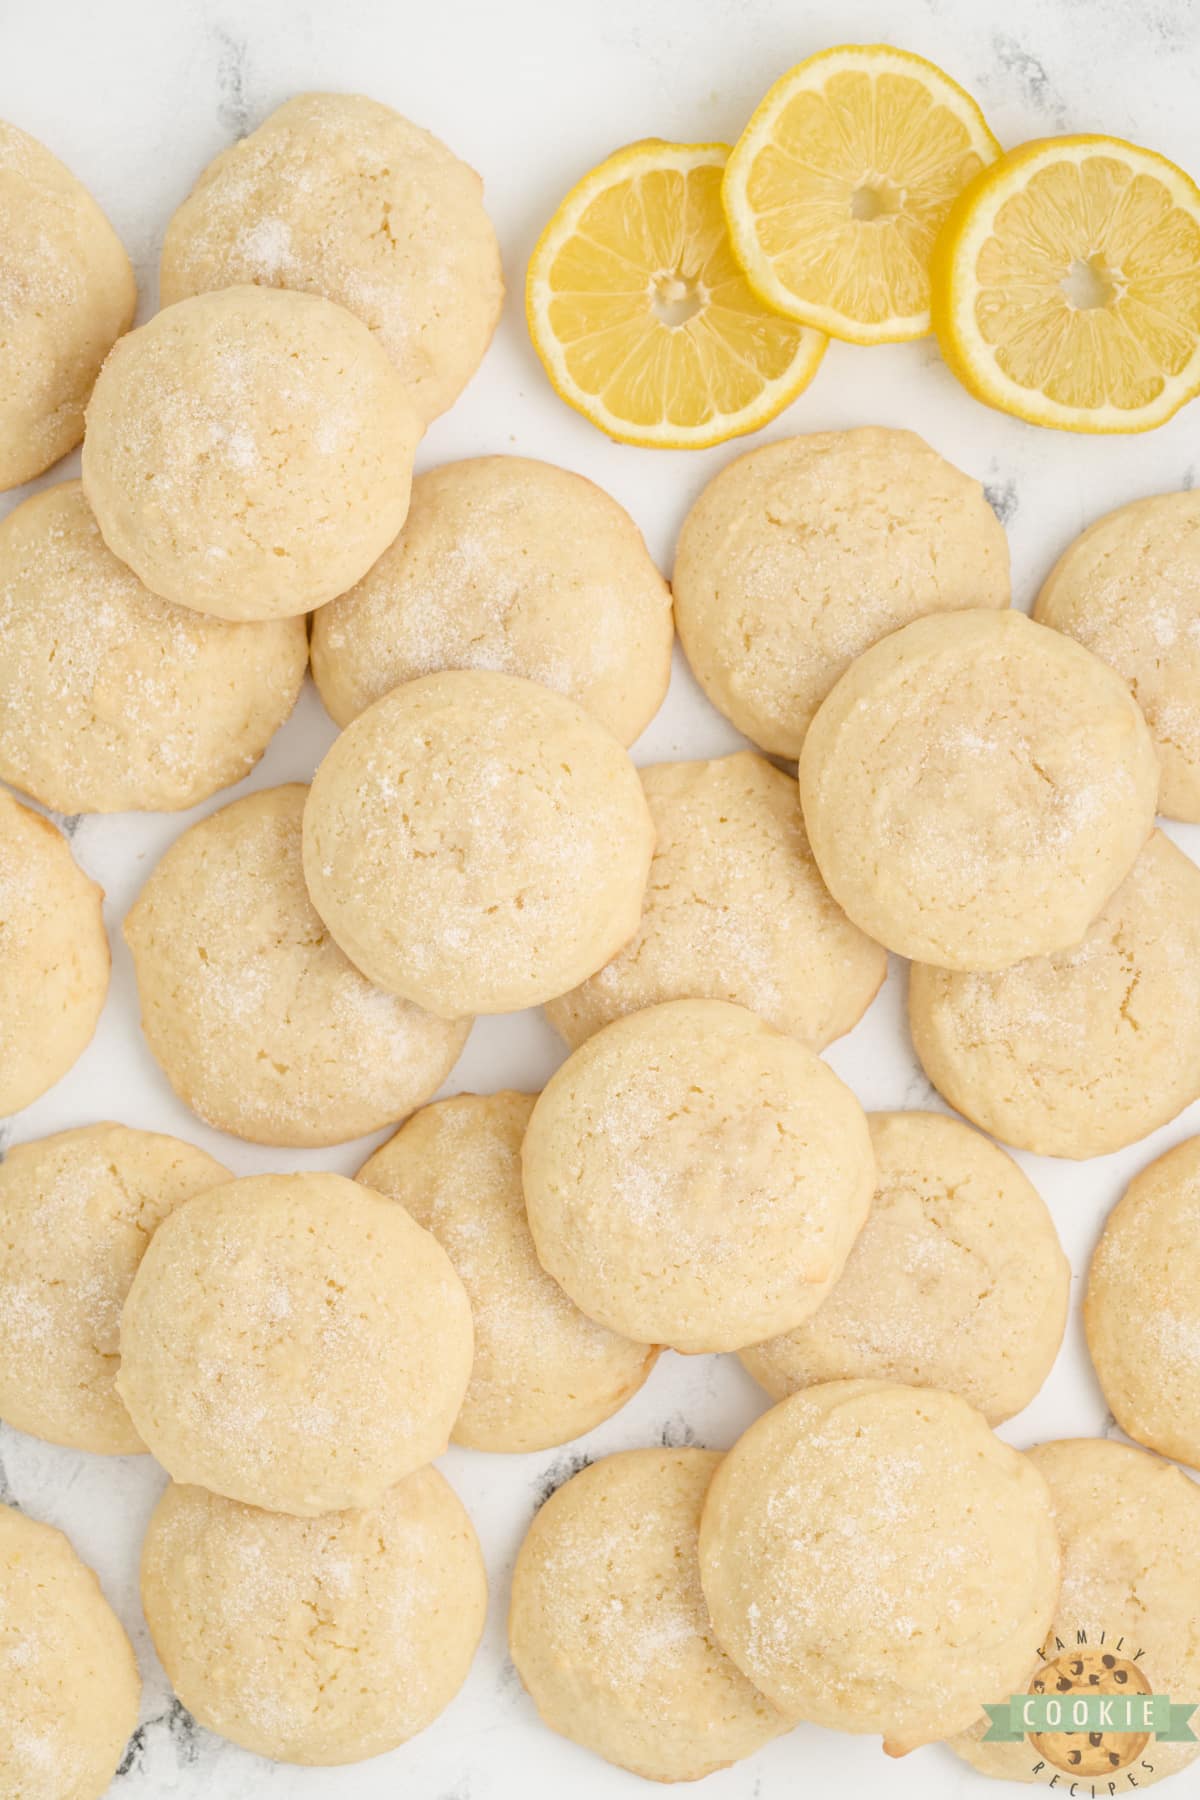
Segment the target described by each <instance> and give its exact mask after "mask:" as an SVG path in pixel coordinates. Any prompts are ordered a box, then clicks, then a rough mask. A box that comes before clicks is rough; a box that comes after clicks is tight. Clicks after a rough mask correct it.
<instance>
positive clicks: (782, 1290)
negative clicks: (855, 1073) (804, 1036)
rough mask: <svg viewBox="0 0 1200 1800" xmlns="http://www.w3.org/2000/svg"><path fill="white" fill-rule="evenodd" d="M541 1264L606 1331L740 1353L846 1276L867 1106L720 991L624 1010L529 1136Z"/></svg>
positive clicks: (869, 1169) (529, 1193)
mask: <svg viewBox="0 0 1200 1800" xmlns="http://www.w3.org/2000/svg"><path fill="white" fill-rule="evenodd" d="M522 1164H523V1170H524V1182H525V1202H526V1205H527V1207H528V1209H529V1225H530V1229H531V1231H532V1232H533V1240H534V1243H535V1244H536V1245H537V1253H538V1256H539V1257H540V1259H541V1262H542V1265H543V1267H544V1268H546V1269H547V1270H548V1271H549V1273H550V1274H551V1275H553V1276H554V1278H555V1280H556V1281H558V1282H560V1283H561V1285H562V1286H563V1287H564V1288H565V1289H566V1291H567V1293H568V1294H570V1296H571V1298H572V1299H573V1300H574V1301H575V1303H576V1305H577V1306H580V1307H582V1309H583V1311H584V1312H585V1313H587V1314H588V1315H589V1317H591V1318H593V1319H598V1320H599V1321H600V1323H601V1324H602V1325H607V1326H608V1327H609V1329H610V1330H611V1331H618V1332H621V1333H622V1334H623V1335H624V1336H625V1337H630V1338H634V1339H635V1340H637V1341H638V1342H645V1343H650V1344H670V1345H671V1346H672V1347H673V1348H674V1349H676V1350H684V1351H700V1350H740V1349H741V1348H742V1347H743V1346H744V1345H746V1344H757V1343H760V1342H761V1341H762V1340H763V1339H764V1338H767V1337H771V1336H773V1335H774V1334H775V1333H777V1332H781V1331H790V1330H791V1328H792V1327H793V1326H794V1325H798V1324H799V1323H800V1321H801V1320H802V1319H806V1318H807V1317H808V1315H809V1314H810V1313H812V1312H814V1311H815V1310H816V1308H817V1307H818V1306H819V1305H820V1303H821V1301H822V1300H823V1299H824V1298H825V1295H826V1294H827V1293H828V1292H829V1290H830V1288H831V1287H832V1286H833V1284H834V1282H835V1281H836V1280H837V1278H838V1276H839V1275H840V1273H841V1270H842V1265H843V1264H844V1262H845V1260H846V1256H847V1253H848V1251H849V1249H850V1246H851V1244H852V1243H853V1242H854V1239H855V1237H856V1236H857V1235H858V1232H859V1230H860V1229H861V1227H862V1223H863V1220H864V1219H865V1218H866V1215H867V1207H868V1206H869V1204H870V1200H871V1194H872V1191H873V1189H874V1186H875V1159H874V1157H873V1156H872V1154H871V1139H870V1133H869V1131H868V1130H867V1121H866V1118H865V1117H864V1115H863V1112H862V1109H861V1107H860V1106H859V1104H858V1101H857V1100H856V1099H855V1098H854V1095H853V1094H852V1093H851V1092H850V1090H849V1088H847V1087H844V1086H843V1085H842V1083H841V1082H840V1081H839V1080H838V1078H837V1076H836V1075H835V1074H834V1073H833V1071H832V1070H831V1069H829V1068H827V1067H826V1065H825V1064H824V1063H823V1062H821V1061H820V1059H819V1058H818V1057H816V1056H814V1054H813V1052H812V1051H811V1050H807V1049H805V1047H804V1045H803V1044H799V1043H797V1042H796V1040H795V1039H794V1038H790V1037H787V1036H786V1035H785V1034H784V1033H783V1032H781V1031H776V1030H775V1028H774V1027H773V1026H771V1025H767V1024H765V1023H764V1022H763V1021H762V1020H761V1019H758V1018H756V1017H755V1016H754V1014H753V1013H750V1012H747V1011H746V1010H745V1008H744V1007H741V1006H731V1005H729V1004H728V1003H727V1002H725V1001H723V1000H672V1001H668V1002H667V1003H666V1004H665V1005H663V1006H651V1007H647V1008H646V1010H645V1011H644V1012H640V1013H627V1014H626V1016H625V1017H624V1018H623V1019H616V1020H614V1022H613V1023H612V1024H611V1025H606V1026H605V1027H604V1029H603V1030H602V1031H598V1032H596V1034H595V1035H594V1036H593V1037H590V1038H588V1040H587V1042H586V1043H585V1044H582V1045H581V1046H580V1048H579V1049H578V1050H576V1051H575V1052H574V1054H573V1055H572V1056H569V1057H568V1058H567V1060H566V1062H565V1063H564V1064H563V1065H562V1067H561V1068H560V1069H559V1070H558V1071H557V1072H556V1073H555V1074H554V1075H553V1076H552V1077H551V1079H550V1081H549V1083H548V1084H547V1086H546V1088H545V1091H544V1092H543V1093H542V1095H541V1097H540V1099H539V1100H538V1103H537V1105H536V1106H535V1107H534V1109H533V1116H532V1117H531V1119H530V1121H529V1128H528V1130H527V1132H526V1134H525V1142H524V1146H523V1150H522Z"/></svg>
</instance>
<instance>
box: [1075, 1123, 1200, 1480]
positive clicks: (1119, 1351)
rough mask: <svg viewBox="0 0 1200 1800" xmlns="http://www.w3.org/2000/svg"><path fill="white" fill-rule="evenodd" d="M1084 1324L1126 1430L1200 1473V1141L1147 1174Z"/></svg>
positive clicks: (1109, 1247)
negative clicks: (1198, 1470) (1188, 1464)
mask: <svg viewBox="0 0 1200 1800" xmlns="http://www.w3.org/2000/svg"><path fill="white" fill-rule="evenodd" d="M1083 1317H1084V1324H1085V1326H1086V1328H1087V1341H1088V1349H1089V1350H1090V1352H1091V1357H1092V1361H1093V1363H1094V1364H1095V1366H1096V1373H1097V1375H1098V1376H1099V1377H1100V1386H1101V1387H1102V1388H1103V1389H1104V1397H1105V1399H1106V1400H1107V1401H1108V1404H1109V1406H1110V1407H1111V1408H1112V1412H1113V1416H1114V1417H1115V1419H1116V1421H1117V1424H1118V1425H1119V1426H1120V1427H1121V1429H1122V1431H1124V1432H1126V1433H1127V1434H1128V1436H1129V1437H1131V1438H1136V1439H1137V1441H1138V1442H1139V1443H1140V1444H1148V1445H1149V1447H1150V1448H1151V1449H1152V1450H1160V1451H1161V1452H1162V1454H1163V1455H1164V1456H1173V1457H1175V1459H1176V1460H1177V1461H1178V1462H1185V1463H1190V1464H1191V1465H1192V1467H1193V1468H1196V1469H1200V1137H1194V1138H1188V1139H1187V1140H1186V1141H1185V1142H1184V1143H1182V1144H1176V1146H1175V1148H1174V1149H1173V1150H1168V1151H1167V1153H1166V1155H1165V1156H1160V1157H1159V1158H1158V1160H1157V1162H1152V1163H1151V1164H1150V1166H1149V1168H1147V1169H1143V1170H1142V1172H1141V1174H1140V1175H1137V1176H1135V1177H1134V1179H1133V1180H1132V1181H1131V1182H1130V1184H1129V1186H1128V1187H1127V1188H1126V1190H1125V1193H1124V1196H1123V1197H1122V1199H1121V1200H1120V1201H1119V1202H1118V1203H1117V1205H1116V1206H1115V1207H1114V1208H1113V1210H1112V1212H1111V1213H1110V1214H1109V1216H1108V1222H1107V1223H1106V1225H1105V1227H1104V1231H1103V1233H1102V1234H1101V1238H1100V1242H1099V1243H1098V1244H1097V1246H1096V1251H1095V1255H1094V1256H1093V1257H1092V1266H1091V1270H1090V1272H1089V1275H1088V1289H1087V1300H1086V1303H1085V1305H1084V1309H1083Z"/></svg>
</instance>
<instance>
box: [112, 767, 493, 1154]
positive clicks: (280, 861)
mask: <svg viewBox="0 0 1200 1800" xmlns="http://www.w3.org/2000/svg"><path fill="white" fill-rule="evenodd" d="M307 793H308V789H307V788H306V787H303V786H301V785H300V784H299V783H295V782H293V783H289V784H288V785H287V786H286V787H278V788H264V789H262V790H260V792H258V793H256V794H248V795H247V796H246V798H245V799H244V800H234V801H233V802H232V803H231V804H230V805H229V806H226V807H223V808H222V809H221V811H220V812H216V813H213V814H211V815H210V816H209V817H208V818H207V819H202V820H201V821H200V823H199V824H197V825H192V826H190V827H189V828H188V830H187V831H185V832H184V833H183V836H182V837H180V838H177V839H176V841H175V843H174V844H173V845H172V846H171V848H170V849H169V850H168V851H167V853H166V855H165V856H164V857H163V859H162V861H161V862H160V863H159V864H158V867H157V868H156V869H155V870H154V873H153V874H152V875H151V876H150V879H149V880H148V881H147V883H146V885H145V887H144V888H143V889H142V891H141V893H140V894H139V896H138V898H137V901H136V902H135V904H134V906H133V907H132V908H131V910H130V912H129V914H128V916H127V918H126V920H125V941H126V943H127V944H128V945H129V948H130V950H131V951H132V953H133V966H134V972H135V974H136V976H137V984H138V996H139V998H140V1000H141V1006H142V1029H143V1030H144V1032H145V1034H146V1039H147V1042H148V1043H149V1045H150V1048H151V1050H152V1051H153V1052H154V1055H155V1057H156V1059H157V1061H158V1063H159V1065H160V1067H161V1068H162V1070H163V1073H164V1074H165V1075H166V1077H167V1079H168V1081H169V1082H170V1083H171V1086H172V1087H173V1088H174V1089H175V1091H176V1093H177V1094H178V1095H179V1097H180V1099H181V1100H183V1101H185V1102H186V1104H187V1105H188V1106H190V1107H191V1108H192V1110H193V1112H196V1113H199V1115H200V1117H201V1118H202V1119H206V1120H207V1121H208V1123H209V1124H210V1125H216V1126H217V1127H218V1128H219V1129H220V1130H222V1131H232V1132H233V1133H234V1134H235V1135H236V1136H238V1137H244V1138H250V1139H252V1140H253V1141H254V1142H255V1143H259V1144H340V1143H343V1142H345V1140H346V1139H348V1138H355V1137H362V1136H364V1135H365V1134H366V1133H367V1132H368V1131H377V1130H378V1129H379V1127H380V1126H381V1125H390V1124H394V1123H395V1121H396V1120H397V1119H403V1118H405V1117H406V1116H407V1115H408V1114H409V1113H410V1112H412V1110H413V1108H414V1107H417V1106H420V1105H422V1103H423V1102H424V1101H426V1100H428V1099H429V1097H430V1095H431V1094H433V1093H434V1092H435V1091H436V1090H437V1089H438V1088H439V1087H440V1086H441V1084H442V1082H443V1081H444V1080H445V1079H446V1076H447V1075H448V1074H449V1073H450V1070H451V1068H452V1067H453V1066H454V1063H455V1061H456V1059H457V1057H458V1055H459V1053H460V1051H461V1050H462V1047H463V1045H464V1044H465V1043H466V1041H467V1037H468V1034H469V1032H470V1029H471V1021H470V1020H469V1019H439V1018H435V1017H434V1016H433V1015H432V1014H431V1013H427V1012H423V1011H422V1010H421V1009H420V1008H419V1007H416V1006H411V1005H410V1004H409V1003H408V1002H407V1001H405V1000H401V999H399V998H398V997H397V996H396V995H395V994H387V993H384V991H383V990H382V989H381V988H377V987H373V986H372V985H371V983H370V982H369V981H368V980H367V978H366V976H365V975H362V974H360V973H359V971H358V970H357V969H356V968H355V967H354V965H353V963H351V962H349V961H348V960H347V958H346V957H345V956H344V955H343V954H342V952H341V951H340V950H339V949H338V947H337V945H336V944H335V943H334V941H333V939H332V938H331V937H330V935H329V933H328V931H327V930H326V929H325V927H324V926H323V925H322V923H321V921H320V919H319V918H318V917H317V915H316V913H315V912H314V911H313V906H312V902H311V900H310V899H309V897H308V890H307V888H306V887H305V885H304V871H303V868H302V865H301V855H300V836H301V820H302V817H303V813H304V801H305V797H306V795H307Z"/></svg>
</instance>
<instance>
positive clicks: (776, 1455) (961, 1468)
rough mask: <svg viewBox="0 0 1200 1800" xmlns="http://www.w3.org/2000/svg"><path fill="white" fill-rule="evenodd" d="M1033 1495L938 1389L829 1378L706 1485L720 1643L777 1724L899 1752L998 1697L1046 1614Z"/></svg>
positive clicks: (992, 1440)
mask: <svg viewBox="0 0 1200 1800" xmlns="http://www.w3.org/2000/svg"><path fill="white" fill-rule="evenodd" d="M1060 1565H1061V1558H1060V1552H1059V1546H1058V1537H1057V1533H1056V1531H1055V1527H1054V1518H1053V1514H1052V1512H1051V1508H1050V1497H1049V1494H1048V1491H1047V1489H1046V1484H1045V1482H1044V1481H1043V1479H1042V1477H1041V1476H1040V1475H1039V1474H1038V1473H1037V1471H1036V1469H1035V1468H1034V1467H1033V1465H1032V1463H1030V1462H1029V1461H1028V1460H1027V1459H1026V1458H1025V1457H1024V1456H1022V1455H1021V1454H1020V1452H1019V1451H1016V1450H1011V1449H1010V1448H1009V1447H1008V1445H1007V1444H1003V1443H1001V1442H1000V1440H999V1438H997V1437H994V1436H993V1434H992V1433H991V1431H989V1429H988V1427H987V1424H986V1423H985V1421H984V1419H983V1418H982V1416H981V1415H980V1414H979V1413H977V1412H975V1411H974V1410H973V1409H972V1408H971V1407H970V1406H968V1405H967V1403H966V1401H965V1400H961V1399H959V1398H958V1397H957V1396H955V1395H951V1394H943V1393H939V1392H938V1391H937V1390H936V1389H933V1388H910V1387H903V1386H898V1385H897V1386H893V1385H890V1384H888V1383H884V1382H877V1381H832V1382H827V1383H825V1384H824V1385H822V1386H819V1387H811V1388H805V1389H804V1390H803V1391H802V1392H801V1393H798V1394H793V1395H792V1397H791V1398H790V1399H788V1400H784V1401H782V1402H781V1403H780V1404H779V1405H778V1406H775V1407H772V1409H771V1410H770V1412H768V1413H765V1414H764V1415H763V1417H762V1418H760V1419H759V1420H758V1421H757V1422H756V1423H755V1424H754V1425H752V1426H751V1427H750V1429H749V1430H748V1431H747V1432H745V1433H744V1434H743V1435H742V1437H740V1438H739V1439H738V1441H737V1443H736V1444H735V1445H734V1447H733V1449H732V1450H731V1451H730V1452H729V1454H728V1456H727V1457H726V1458H725V1460H724V1462H723V1463H722V1464H721V1466H720V1468H719V1469H718V1470H717V1473H716V1475H715V1476H714V1478H713V1483H712V1486H711V1488H710V1489H709V1494H708V1499H707V1501H706V1502H705V1507H704V1516H703V1518H702V1520H701V1524H700V1576H701V1580H702V1582H703V1584H704V1594H705V1598H706V1599H707V1601H708V1605H709V1609H710V1611H711V1614H712V1620H713V1625H714V1627H715V1630H716V1633H717V1636H718V1638H719V1640H720V1642H721V1643H722V1644H723V1645H724V1646H725V1649H726V1650H727V1651H728V1652H729V1654H730V1655H731V1656H732V1657H733V1658H734V1660H735V1661H736V1662H737V1663H738V1665H739V1667H740V1668H741V1669H742V1670H743V1671H744V1673H745V1674H746V1675H747V1676H749V1678H750V1680H751V1681H753V1682H754V1683H755V1685H756V1686H758V1687H759V1688H761V1689H762V1691H763V1692H764V1693H765V1694H766V1695H767V1696H768V1697H769V1698H770V1699H772V1700H773V1701H774V1702H775V1704H776V1705H777V1706H779V1707H780V1708H781V1709H782V1710H783V1711H785V1712H787V1713H788V1714H789V1715H790V1716H792V1717H793V1718H801V1719H808V1720H810V1721H812V1722H813V1723H815V1724H820V1725H826V1726H831V1727H833V1728H834V1729H836V1730H839V1731H852V1732H881V1733H882V1734H883V1738H884V1747H885V1749H887V1750H889V1751H891V1752H892V1753H893V1754H902V1753H903V1752H905V1751H907V1750H911V1749H914V1748H916V1746H917V1745H919V1744H924V1743H929V1742H932V1741H933V1740H934V1739H937V1738H942V1737H946V1736H947V1735H949V1733H951V1732H954V1731H959V1730H962V1729H964V1728H965V1727H966V1726H968V1725H970V1724H971V1723H972V1722H973V1721H974V1720H975V1718H976V1717H977V1716H978V1715H979V1713H980V1712H981V1710H982V1707H983V1700H984V1698H986V1696H988V1695H990V1694H996V1695H999V1696H1001V1697H1003V1696H1005V1695H1007V1694H1009V1693H1012V1692H1014V1691H1015V1690H1016V1689H1017V1687H1018V1686H1019V1683H1020V1681H1021V1680H1022V1679H1023V1677H1024V1676H1025V1674H1026V1673H1027V1671H1028V1667H1029V1656H1030V1649H1031V1646H1033V1645H1036V1644H1039V1643H1040V1642H1041V1641H1042V1638H1043V1636H1044V1635H1045V1632H1046V1629H1047V1627H1048V1626H1049V1624H1050V1621H1051V1619H1052V1618H1053V1616H1054V1610H1055V1605H1056V1602H1057V1599H1058V1589H1059V1577H1060Z"/></svg>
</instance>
